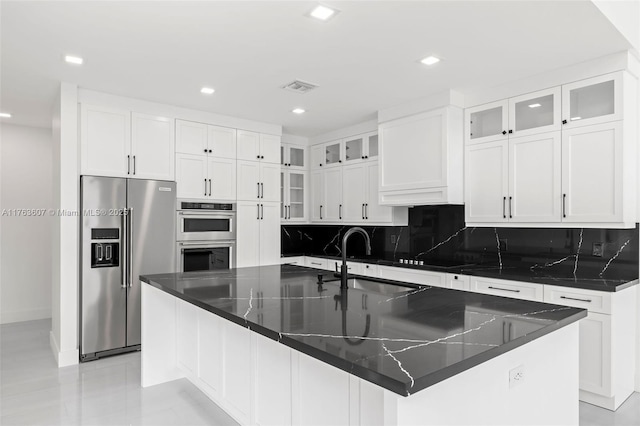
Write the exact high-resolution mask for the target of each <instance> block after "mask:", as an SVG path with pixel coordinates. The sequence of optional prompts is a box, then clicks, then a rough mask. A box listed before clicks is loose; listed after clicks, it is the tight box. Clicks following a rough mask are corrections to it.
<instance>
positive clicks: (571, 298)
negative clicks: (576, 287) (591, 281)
mask: <svg viewBox="0 0 640 426" xmlns="http://www.w3.org/2000/svg"><path fill="white" fill-rule="evenodd" d="M560 299H567V300H576V301H578V302H587V303H591V299H580V298H578V297H567V296H560Z"/></svg>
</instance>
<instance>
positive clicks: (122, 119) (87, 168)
mask: <svg viewBox="0 0 640 426" xmlns="http://www.w3.org/2000/svg"><path fill="white" fill-rule="evenodd" d="M80 123H81V124H80V144H81V152H82V154H81V157H82V161H81V164H82V167H81V173H82V174H83V175H99V176H115V177H126V176H127V171H129V173H131V164H130V158H131V154H130V150H131V112H130V111H128V110H121V109H115V108H107V107H102V106H94V105H87V104H82V106H81V109H80Z"/></svg>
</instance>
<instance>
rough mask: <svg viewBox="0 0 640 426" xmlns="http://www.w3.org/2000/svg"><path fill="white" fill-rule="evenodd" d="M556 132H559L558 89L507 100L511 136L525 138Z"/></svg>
mask: <svg viewBox="0 0 640 426" xmlns="http://www.w3.org/2000/svg"><path fill="white" fill-rule="evenodd" d="M556 130H560V87H554V88H552V89H547V90H541V91H539V92H534V93H528V94H526V95H522V96H518V97H515V98H511V99H509V134H510V135H511V136H527V135H531V134H536V133H543V132H552V131H556ZM511 136H510V137H511Z"/></svg>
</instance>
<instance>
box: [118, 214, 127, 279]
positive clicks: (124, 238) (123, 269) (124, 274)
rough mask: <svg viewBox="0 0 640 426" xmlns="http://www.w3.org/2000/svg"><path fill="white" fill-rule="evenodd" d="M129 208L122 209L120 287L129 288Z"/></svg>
mask: <svg viewBox="0 0 640 426" xmlns="http://www.w3.org/2000/svg"><path fill="white" fill-rule="evenodd" d="M127 213H128V211H127V209H126V208H124V209H122V215H121V216H120V218H121V220H122V227H121V229H122V235H121V236H120V246H121V247H122V265H121V267H120V282H121V285H120V287H122V288H127V269H128V264H127V261H128V259H129V253H128V251H127V232H128V226H127V225H128V223H127Z"/></svg>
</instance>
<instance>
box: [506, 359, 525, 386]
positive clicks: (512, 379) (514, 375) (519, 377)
mask: <svg viewBox="0 0 640 426" xmlns="http://www.w3.org/2000/svg"><path fill="white" fill-rule="evenodd" d="M522 382H524V365H519V366H517V367H516V368H512V369H511V370H509V389H511V388H515V387H516V386H518V385H519V384H521V383H522Z"/></svg>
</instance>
